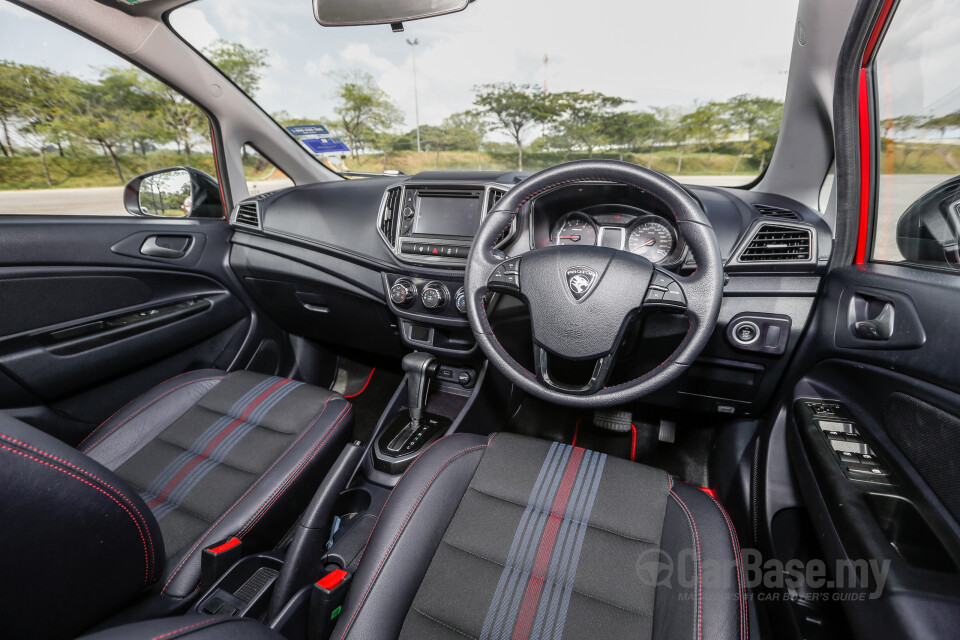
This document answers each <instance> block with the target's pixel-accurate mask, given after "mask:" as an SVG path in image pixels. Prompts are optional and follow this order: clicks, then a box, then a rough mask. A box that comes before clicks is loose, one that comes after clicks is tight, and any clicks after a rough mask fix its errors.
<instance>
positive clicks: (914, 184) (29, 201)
mask: <svg viewBox="0 0 960 640" xmlns="http://www.w3.org/2000/svg"><path fill="white" fill-rule="evenodd" d="M949 177H950V176H947V175H909V174H908V175H898V176H891V175H882V176H880V198H879V202H880V223H879V224H878V226H877V240H876V251H875V252H874V255H875V256H876V257H878V258H880V259H883V260H900V259H902V258H901V255H900V252H899V250H898V249H897V243H896V226H897V220H898V219H899V217H900V214H901V213H903V211H904V210H906V208H907V207H908V206H910V204H911V203H912V202H913V201H914V200H916V199H917V198H918V197H919V196H920V195H921V194H923V193H925V192H926V191H928V190H930V189H932V188H933V187H934V186H936V185H938V184H940V183H941V182H943V181H944V180H946V179H947V178H949ZM677 179H678V180H679V181H680V182H683V183H685V184H694V185H708V186H736V185H738V184H743V183H744V182H745V181H746V178H744V177H743V176H677ZM290 185H292V183H291V182H289V181H288V180H267V181H263V182H252V183H250V185H249V188H250V193H251V194H253V195H256V194H258V193H263V192H264V191H272V190H274V189H282V188H284V187H287V186H290ZM14 213H37V214H60V215H106V216H125V215H129V214H128V213H127V212H126V210H125V209H124V208H123V187H97V188H91V189H40V190H27V191H0V215H2V214H14Z"/></svg>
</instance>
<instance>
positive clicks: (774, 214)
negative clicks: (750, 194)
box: [753, 204, 800, 220]
mask: <svg viewBox="0 0 960 640" xmlns="http://www.w3.org/2000/svg"><path fill="white" fill-rule="evenodd" d="M753 207H754V208H755V209H756V210H757V211H759V212H760V215H762V216H764V217H766V218H780V219H781V220H799V219H800V216H799V215H798V214H797V212H796V211H790V209H784V208H783V207H774V206H773V205H769V204H755V205H753Z"/></svg>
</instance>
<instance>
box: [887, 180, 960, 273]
mask: <svg viewBox="0 0 960 640" xmlns="http://www.w3.org/2000/svg"><path fill="white" fill-rule="evenodd" d="M897 248H898V249H900V253H901V254H903V257H904V258H905V259H906V260H909V261H910V262H919V263H924V264H930V265H934V266H936V265H939V266H948V267H951V268H954V269H960V176H955V177H953V178H950V179H949V180H947V181H945V182H942V183H940V184H938V185H937V186H936V187H934V188H933V189H931V190H930V191H927V192H926V193H925V194H923V195H922V196H920V197H919V198H917V200H916V201H915V202H914V203H913V204H911V205H910V206H909V207H908V208H907V210H906V211H904V212H903V215H902V216H900V220H899V221H898V222H897Z"/></svg>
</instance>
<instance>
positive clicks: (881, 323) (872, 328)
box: [853, 302, 893, 340]
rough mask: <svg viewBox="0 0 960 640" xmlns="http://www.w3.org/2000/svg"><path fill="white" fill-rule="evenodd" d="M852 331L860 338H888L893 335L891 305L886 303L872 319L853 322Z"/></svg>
mask: <svg viewBox="0 0 960 640" xmlns="http://www.w3.org/2000/svg"><path fill="white" fill-rule="evenodd" d="M853 333H854V335H856V336H857V337H858V338H860V339H862V340H889V339H890V337H891V336H893V305H892V304H891V303H889V302H888V303H886V304H885V305H883V309H881V310H880V313H879V314H877V317H876V318H873V319H872V320H860V321H858V322H854V323H853Z"/></svg>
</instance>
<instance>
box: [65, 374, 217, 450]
mask: <svg viewBox="0 0 960 640" xmlns="http://www.w3.org/2000/svg"><path fill="white" fill-rule="evenodd" d="M182 375H186V374H182ZM177 377H180V376H177ZM226 377H227V376H208V377H206V378H197V379H196V380H191V381H189V382H184V383H182V384H179V385H177V386H176V387H174V388H173V389H170V390H168V391H164V392H163V393H162V394H160V395H159V396H157V397H156V398H154V399H153V400H151V401H150V402H148V403H147V404H145V405H143V406H142V407H140V408H139V409H137V410H136V411H134V412H133V413H131V414H130V415H129V416H127V417H126V418H124V419H123V420H121V421H120V422H118V423H117V424H116V426H114V427H113V429H110V431H108V432H107V433H105V434H104V435H103V437H102V438H100V439H99V440H97V441H96V442H94V443H93V444H91V445H90V446H88V447H87V448H86V449H83V450H82V452H83V453H87V452H89V451H90V450H91V449H93V448H94V447H95V446H97V445H98V444H100V443H101V442H103V441H104V440H106V439H107V438H109V437H110V434H111V433H113V432H114V431H116V430H117V429H119V428H120V427H122V426H123V425H125V424H126V423H128V422H129V421H131V420H133V419H134V418H136V417H137V416H138V415H140V414H141V413H143V412H144V411H146V410H147V409H148V408H150V406H152V405H153V404H155V403H157V402H158V401H160V400H162V399H163V398H165V397H166V396H168V395H170V394H171V393H173V392H174V391H176V390H177V389H182V388H183V387H186V386H187V385H191V384H194V383H197V382H203V381H204V380H223V379H224V378H226ZM163 384H166V382H165V383H163ZM158 386H160V385H158ZM155 388H156V387H154V389H155ZM152 390H153V389H151V391H152ZM147 393H150V391H148V392H147ZM144 395H146V394H144ZM142 397H143V395H141V396H139V397H138V398H135V399H134V400H131V401H130V402H128V403H127V404H126V405H124V406H123V407H121V408H120V409H119V410H118V411H117V412H116V413H114V414H113V415H114V416H115V415H117V413H120V411H123V409H125V408H126V407H128V406H130V404H132V403H133V402H136V401H137V400H139V399H140V398H142ZM111 418H113V416H110V418H107V419H106V420H105V421H104V423H103V424H101V425H100V426H99V427H97V428H96V429H94V430H93V432H92V433H91V434H90V435H89V436H87V438H89V437H90V436H92V435H93V434H94V433H96V432H97V431H99V430H100V429H102V428H103V426H104V425H105V424H107V422H109V421H110V419H111ZM87 438H84V439H83V440H82V441H81V442H80V444H78V445H77V448H78V449H79V448H80V446H81V445H83V443H84V442H86V440H87Z"/></svg>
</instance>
